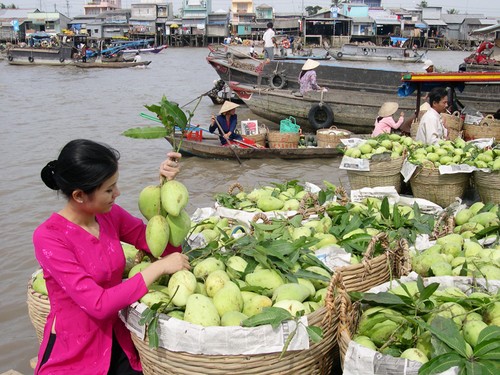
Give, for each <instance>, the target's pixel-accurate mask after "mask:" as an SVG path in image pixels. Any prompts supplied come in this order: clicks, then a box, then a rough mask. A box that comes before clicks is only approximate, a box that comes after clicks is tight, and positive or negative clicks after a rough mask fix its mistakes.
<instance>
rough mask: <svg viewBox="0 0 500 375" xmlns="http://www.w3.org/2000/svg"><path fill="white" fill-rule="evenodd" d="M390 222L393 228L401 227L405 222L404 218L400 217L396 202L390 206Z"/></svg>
mask: <svg viewBox="0 0 500 375" xmlns="http://www.w3.org/2000/svg"><path fill="white" fill-rule="evenodd" d="M384 198H387V197H384ZM392 222H393V224H394V228H401V227H402V226H403V225H404V223H405V221H404V219H403V218H402V217H401V213H400V212H399V208H398V205H397V204H395V205H394V206H393V208H392Z"/></svg>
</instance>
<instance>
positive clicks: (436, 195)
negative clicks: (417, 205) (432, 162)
mask: <svg viewBox="0 0 500 375" xmlns="http://www.w3.org/2000/svg"><path fill="white" fill-rule="evenodd" d="M410 185H411V190H412V192H413V196H414V197H415V198H423V199H427V200H429V201H431V202H434V203H436V204H438V205H440V206H441V207H448V206H449V205H450V204H451V203H453V202H454V201H455V198H456V197H458V198H462V197H463V195H464V193H465V190H466V189H467V187H468V185H469V174H468V173H455V174H440V173H439V169H437V168H426V167H422V166H419V167H417V169H416V171H415V173H413V176H412V177H411V179H410Z"/></svg>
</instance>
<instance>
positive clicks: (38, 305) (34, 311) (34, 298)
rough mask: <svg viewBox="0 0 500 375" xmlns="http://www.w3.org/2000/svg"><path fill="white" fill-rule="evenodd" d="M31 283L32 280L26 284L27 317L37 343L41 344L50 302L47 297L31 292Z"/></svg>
mask: <svg viewBox="0 0 500 375" xmlns="http://www.w3.org/2000/svg"><path fill="white" fill-rule="evenodd" d="M32 283H33V280H32V279H30V280H29V282H28V300H27V302H28V315H29V317H30V320H31V324H33V327H35V332H36V337H37V338H38V342H39V343H41V342H42V338H43V330H44V328H45V322H46V321H47V315H49V312H50V302H49V297H48V296H46V295H43V294H40V293H38V292H35V291H34V290H33V287H32Z"/></svg>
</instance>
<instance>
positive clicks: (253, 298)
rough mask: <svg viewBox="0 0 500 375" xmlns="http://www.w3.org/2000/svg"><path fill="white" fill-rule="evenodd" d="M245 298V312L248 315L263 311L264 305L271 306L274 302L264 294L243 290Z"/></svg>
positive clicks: (242, 295)
mask: <svg viewBox="0 0 500 375" xmlns="http://www.w3.org/2000/svg"><path fill="white" fill-rule="evenodd" d="M241 297H242V298H243V311H242V312H243V314H245V315H246V316H248V317H251V316H254V315H256V314H259V313H261V312H262V309H263V308H264V307H271V306H272V304H273V302H272V301H271V298H269V297H266V296H262V295H260V294H257V293H254V292H241Z"/></svg>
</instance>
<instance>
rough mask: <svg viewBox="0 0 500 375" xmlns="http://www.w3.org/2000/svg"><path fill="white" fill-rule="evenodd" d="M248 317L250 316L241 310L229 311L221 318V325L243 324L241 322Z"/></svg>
mask: <svg viewBox="0 0 500 375" xmlns="http://www.w3.org/2000/svg"><path fill="white" fill-rule="evenodd" d="M245 319H248V316H246V315H245V314H243V313H242V312H239V311H228V312H227V313H225V314H224V315H222V316H221V318H220V325H221V326H223V327H228V326H241V322H242V321H244V320H245Z"/></svg>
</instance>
